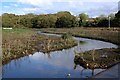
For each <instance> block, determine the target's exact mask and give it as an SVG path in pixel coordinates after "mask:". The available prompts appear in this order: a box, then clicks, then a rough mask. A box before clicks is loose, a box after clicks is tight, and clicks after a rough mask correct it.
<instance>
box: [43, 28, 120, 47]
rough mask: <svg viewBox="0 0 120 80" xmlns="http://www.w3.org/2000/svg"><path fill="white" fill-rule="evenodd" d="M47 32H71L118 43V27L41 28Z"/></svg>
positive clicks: (80, 35) (119, 29) (119, 42)
mask: <svg viewBox="0 0 120 80" xmlns="http://www.w3.org/2000/svg"><path fill="white" fill-rule="evenodd" d="M41 30H42V31H44V32H48V33H57V34H65V33H69V32H70V33H71V34H72V35H73V36H76V37H85V38H93V39H99V40H104V41H109V42H112V43H115V44H118V45H120V38H119V37H120V28H79V27H76V28H48V29H41Z"/></svg>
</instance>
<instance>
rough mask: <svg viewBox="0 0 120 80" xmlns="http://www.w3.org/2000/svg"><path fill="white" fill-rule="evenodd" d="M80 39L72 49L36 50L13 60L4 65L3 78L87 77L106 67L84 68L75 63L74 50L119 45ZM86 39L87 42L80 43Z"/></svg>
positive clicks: (115, 46)
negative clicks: (46, 51) (47, 51)
mask: <svg viewBox="0 0 120 80" xmlns="http://www.w3.org/2000/svg"><path fill="white" fill-rule="evenodd" d="M39 34H43V35H48V36H60V35H56V34H47V33H41V32H39ZM74 39H75V40H77V41H78V45H77V46H75V47H72V48H70V49H63V50H61V51H53V52H50V53H42V52H35V53H34V54H33V55H29V56H25V57H22V58H20V59H18V60H12V61H11V62H10V63H8V64H6V65H4V66H3V78H67V77H68V76H67V75H68V74H70V77H71V78H87V77H91V76H92V75H95V74H97V73H99V72H101V71H103V70H104V69H94V71H93V70H91V69H84V68H83V67H82V66H77V67H76V69H74V67H75V63H74V57H75V54H74V52H75V51H76V52H78V53H79V52H81V51H82V52H83V51H88V50H93V49H102V48H117V45H114V44H112V43H108V42H103V41H99V40H92V39H86V38H78V37H74ZM80 41H85V42H86V43H85V44H80V43H79V42H80Z"/></svg>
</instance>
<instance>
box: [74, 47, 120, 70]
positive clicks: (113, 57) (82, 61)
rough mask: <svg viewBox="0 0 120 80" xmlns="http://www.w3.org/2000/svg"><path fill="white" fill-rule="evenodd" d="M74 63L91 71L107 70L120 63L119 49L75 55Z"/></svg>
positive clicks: (99, 50)
mask: <svg viewBox="0 0 120 80" xmlns="http://www.w3.org/2000/svg"><path fill="white" fill-rule="evenodd" d="M74 62H75V64H76V65H80V66H82V67H84V68H89V69H97V68H101V69H107V68H110V67H111V66H113V65H115V64H117V63H119V62H120V52H119V50H118V49H112V48H111V49H107V48H105V49H97V50H90V51H85V52H81V53H77V54H75V58H74Z"/></svg>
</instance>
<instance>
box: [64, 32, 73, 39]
mask: <svg viewBox="0 0 120 80" xmlns="http://www.w3.org/2000/svg"><path fill="white" fill-rule="evenodd" d="M62 39H72V35H71V34H69V33H66V34H63V35H62Z"/></svg>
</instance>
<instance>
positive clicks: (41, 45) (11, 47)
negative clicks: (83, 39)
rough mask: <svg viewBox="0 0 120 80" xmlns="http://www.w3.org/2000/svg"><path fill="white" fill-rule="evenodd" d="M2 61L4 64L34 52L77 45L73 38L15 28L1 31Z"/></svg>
mask: <svg viewBox="0 0 120 80" xmlns="http://www.w3.org/2000/svg"><path fill="white" fill-rule="evenodd" d="M2 36H3V37H2V51H3V52H2V53H3V57H2V63H3V64H6V63H8V62H9V61H11V60H13V59H18V58H20V57H23V56H27V55H29V54H33V53H34V52H39V51H41V52H44V53H46V52H50V51H54V50H60V49H65V48H70V47H73V46H75V45H77V42H76V41H75V40H73V39H62V38H61V37H56V36H54V37H53V36H45V35H40V34H37V33H36V31H35V30H34V29H28V28H23V29H22V28H15V29H12V30H3V31H2Z"/></svg>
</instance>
